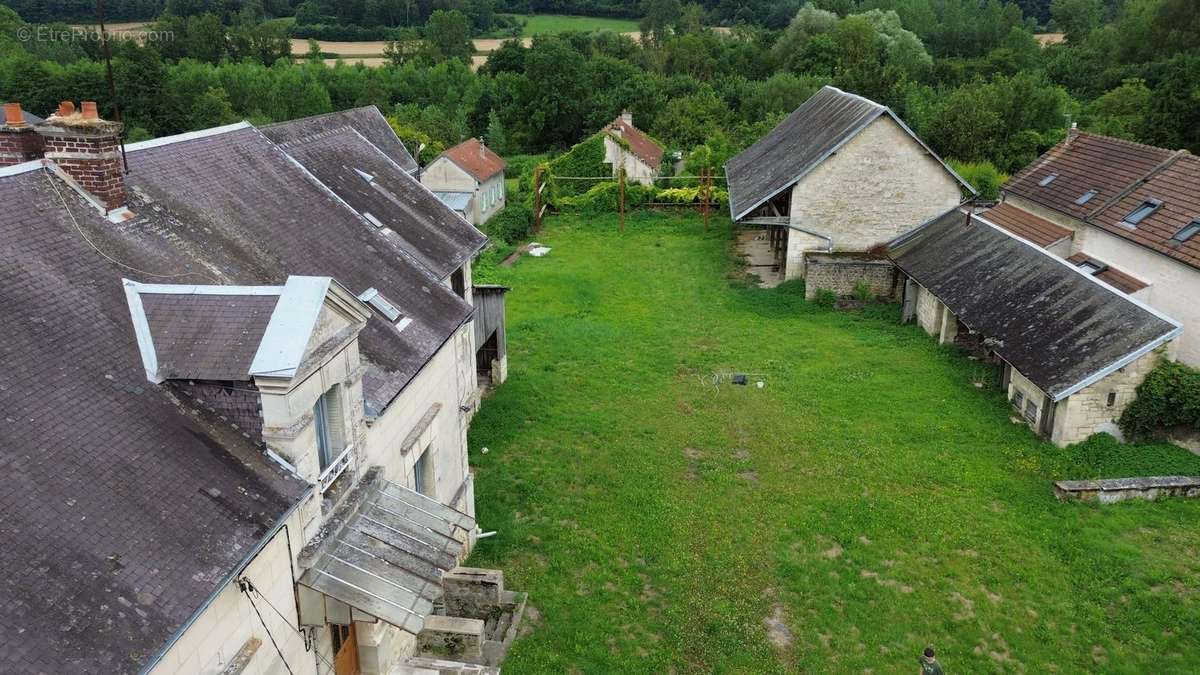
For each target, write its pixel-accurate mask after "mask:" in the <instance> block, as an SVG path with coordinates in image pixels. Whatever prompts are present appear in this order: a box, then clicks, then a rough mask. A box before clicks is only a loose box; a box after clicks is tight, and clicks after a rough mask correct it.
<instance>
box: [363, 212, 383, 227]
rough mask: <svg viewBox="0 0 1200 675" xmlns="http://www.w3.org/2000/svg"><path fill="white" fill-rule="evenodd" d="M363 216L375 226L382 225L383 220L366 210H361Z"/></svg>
mask: <svg viewBox="0 0 1200 675" xmlns="http://www.w3.org/2000/svg"><path fill="white" fill-rule="evenodd" d="M363 218H366V219H367V222H369V223H371V224H372V225H374V226H375V227H383V222H382V221H380V220H379V219H378V218H376V217H375V216H374V215H372V214H371V213H370V212H368V211H363Z"/></svg>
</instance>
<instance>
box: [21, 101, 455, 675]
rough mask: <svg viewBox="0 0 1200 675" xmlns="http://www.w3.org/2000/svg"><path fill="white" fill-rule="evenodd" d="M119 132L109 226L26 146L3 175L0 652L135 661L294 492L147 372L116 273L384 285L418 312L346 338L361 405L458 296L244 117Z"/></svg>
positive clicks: (251, 448)
mask: <svg viewBox="0 0 1200 675" xmlns="http://www.w3.org/2000/svg"><path fill="white" fill-rule="evenodd" d="M127 150H128V155H129V164H130V168H131V170H132V172H131V173H130V174H129V175H128V176H127V177H126V184H127V187H128V189H129V196H130V198H129V207H130V210H131V211H132V213H133V214H135V216H134V217H132V218H130V219H128V220H125V221H123V222H119V223H114V222H111V221H110V220H109V219H108V218H106V217H104V216H103V215H101V214H100V213H99V212H98V211H97V210H96V209H95V208H94V207H93V206H92V205H91V204H90V203H89V202H86V201H85V200H84V199H83V198H82V197H81V196H80V195H79V194H78V193H76V192H75V191H74V190H73V189H72V188H71V187H70V186H68V185H67V184H66V183H65V182H63V181H61V180H60V179H58V178H57V177H56V176H55V174H53V173H51V172H50V171H48V170H45V169H42V168H38V167H40V164H36V163H31V164H28V165H24V166H23V167H19V168H17V169H6V170H5V171H3V172H0V251H2V252H3V257H4V261H5V264H4V265H0V290H2V292H0V312H3V315H4V316H5V317H6V321H4V322H3V325H0V357H2V358H3V362H4V363H5V368H6V372H5V377H4V381H3V385H2V386H0V408H2V409H3V410H4V412H3V414H0V467H3V468H4V469H5V478H6V481H7V485H8V490H6V491H3V492H2V493H0V513H3V514H4V516H3V519H2V520H0V569H3V570H4V571H5V578H4V583H3V584H0V607H3V608H4V611H3V612H0V640H2V641H3V643H4V644H5V645H6V652H5V655H4V658H5V659H6V660H5V661H4V666H3V667H2V668H0V670H6V671H16V672H51V673H56V674H57V673H68V674H69V673H84V672H86V673H95V672H103V673H125V672H134V671H137V670H138V669H139V668H140V666H141V665H142V664H144V663H145V662H146V661H147V660H148V659H150V658H152V657H153V656H154V655H155V654H156V653H157V652H158V651H159V650H160V649H161V648H162V647H163V646H164V645H165V643H166V641H167V640H168V638H169V637H170V636H171V634H172V633H173V632H174V631H175V630H177V629H178V628H179V627H180V626H182V625H183V623H184V622H185V621H187V620H188V618H189V617H190V616H191V615H192V614H193V613H194V612H195V611H196V610H197V609H198V608H199V607H200V606H201V604H202V603H203V602H204V600H205V599H206V598H208V597H209V596H210V595H211V594H212V593H213V592H214V591H215V590H216V589H217V588H219V587H220V585H221V584H222V583H223V582H224V580H225V578H226V575H227V574H228V573H230V572H231V571H233V570H234V569H236V567H237V565H238V563H239V562H240V561H241V559H242V558H243V557H244V556H245V555H246V554H247V553H248V552H249V551H250V550H251V549H252V548H253V546H254V545H255V544H256V543H257V542H258V541H259V540H260V539H261V538H262V537H264V536H265V535H266V534H267V533H268V532H269V531H270V529H271V528H272V527H273V526H274V525H275V524H276V523H278V522H280V520H281V518H282V517H283V516H284V515H285V513H286V512H287V510H288V509H289V508H291V507H292V506H293V505H294V504H295V503H296V502H297V501H298V500H299V499H300V497H301V496H302V495H303V494H304V493H305V492H306V491H307V490H308V489H309V488H308V486H307V485H303V484H301V483H299V482H298V481H295V480H294V479H291V478H288V477H287V476H285V475H283V473H282V471H281V470H280V469H279V468H278V467H277V466H275V465H274V464H273V463H272V462H270V461H269V460H267V459H266V458H265V457H264V455H263V453H262V452H261V451H260V450H259V449H258V448H256V447H255V445H254V443H253V442H252V441H251V439H250V438H248V437H247V436H245V435H243V433H242V432H241V431H238V430H235V429H233V428H232V427H231V426H230V425H229V423H228V422H224V421H221V420H220V419H219V418H217V417H216V415H214V414H212V413H210V412H209V411H207V410H203V409H199V408H197V407H196V404H195V402H194V399H192V398H188V397H187V396H185V395H183V394H182V393H181V391H180V389H179V388H178V387H177V385H175V384H166V385H154V384H151V383H149V382H147V380H146V374H145V372H144V369H143V366H142V362H141V357H140V353H139V351H138V346H137V341H136V338H135V335H134V331H133V328H132V325H131V319H130V313H129V309H128V306H127V299H126V296H125V292H124V289H123V287H122V277H131V278H133V279H136V280H141V281H146V282H156V283H174V284H179V283H198V284H214V283H215V284H237V285H277V284H281V283H283V282H284V280H285V279H287V278H288V277H289V276H290V275H316V276H320V275H334V276H336V277H337V279H338V280H339V281H341V282H342V283H343V284H344V285H345V286H346V287H347V288H348V289H351V290H352V291H354V292H361V291H363V290H365V289H367V288H369V287H374V288H377V289H379V290H380V292H382V293H385V294H386V295H387V296H388V298H389V299H391V300H392V301H393V302H394V303H395V304H396V305H397V307H398V308H399V309H400V311H401V312H402V313H403V314H404V315H405V316H406V317H408V318H411V319H412V322H411V323H410V324H408V325H407V327H406V328H405V329H404V330H403V331H402V332H399V331H397V330H396V328H395V326H393V325H392V324H391V323H390V322H388V321H387V320H385V319H383V318H381V317H379V316H375V317H373V318H372V319H371V320H370V321H369V322H368V324H367V326H366V327H365V328H364V329H363V330H362V332H361V333H360V335H359V342H360V347H361V349H362V352H361V353H362V356H363V359H364V361H365V362H366V364H367V365H368V369H367V372H366V373H365V375H364V395H365V396H366V398H367V402H368V406H374V408H375V409H376V410H378V409H381V408H382V407H383V406H385V405H386V404H387V403H388V402H390V401H391V400H392V399H393V398H394V397H395V395H396V394H397V393H398V392H399V391H400V390H401V388H402V387H403V386H404V385H405V384H407V382H408V381H409V380H411V379H412V377H414V376H415V375H416V374H417V372H419V371H420V369H421V368H422V367H423V366H424V365H425V364H426V363H427V362H428V361H429V359H430V358H431V357H432V356H433V354H434V353H436V351H437V350H438V349H439V348H440V347H441V346H442V345H443V344H444V343H445V342H446V341H447V340H448V339H449V337H450V336H451V335H452V334H453V332H454V331H455V330H457V328H458V327H459V326H461V325H462V323H463V322H464V321H465V320H467V319H468V318H469V317H470V315H471V312H472V310H471V307H470V306H469V305H467V304H466V303H465V302H463V301H462V300H461V299H459V298H458V297H457V296H456V295H454V293H453V292H452V291H451V290H450V289H449V288H447V287H446V286H445V285H444V284H442V283H441V282H440V280H438V279H437V278H435V277H434V276H433V275H432V274H431V273H430V272H429V271H428V270H426V269H424V268H423V267H421V266H420V265H418V264H417V263H415V262H414V261H413V260H412V259H411V258H410V257H409V256H408V255H407V254H406V253H405V252H404V251H403V250H402V247H401V244H400V243H399V242H398V241H396V240H395V239H394V238H390V237H388V236H386V235H385V234H383V233H381V232H380V231H379V230H378V229H377V228H376V227H374V226H373V225H371V224H369V223H368V222H366V221H364V220H363V219H362V218H360V217H359V216H358V215H356V214H355V213H354V212H353V211H352V210H350V209H348V208H346V206H345V204H344V203H343V202H342V201H341V200H340V199H338V198H337V197H336V196H335V195H334V194H333V193H332V192H331V191H330V190H329V189H328V188H326V187H325V186H323V185H321V184H320V183H319V182H318V181H316V180H315V179H314V178H313V177H312V176H311V175H310V174H308V173H307V172H305V171H304V170H303V169H302V168H301V167H299V166H298V165H297V164H296V163H295V161H294V160H292V159H291V158H289V157H288V156H287V155H286V154H284V152H283V151H282V150H281V149H280V148H279V147H278V146H276V145H275V144H273V143H272V142H271V141H270V140H268V139H267V138H266V137H265V136H264V135H263V134H262V133H260V132H259V131H258V130H256V129H254V128H253V127H250V126H249V125H246V124H239V125H231V126H229V127H223V128H220V129H213V130H208V131H205V132H200V133H194V134H187V135H184V136H181V137H177V138H168V139H158V140H154V141H148V142H146V143H140V144H131V145H130V146H128V148H127ZM112 260H115V261H119V262H120V264H115V263H113V262H111V261H112ZM131 268H132V269H131ZM192 309H195V308H192ZM243 309H245V308H243ZM158 310H164V311H167V312H168V313H169V312H170V311H172V310H171V308H169V307H160V308H156V311H158ZM160 318H161V319H162V324H161V326H164V327H170V326H175V325H177V323H176V322H175V319H174V318H168V316H167V314H160ZM243 325H244V327H246V329H247V330H251V329H253V330H256V329H257V328H256V327H257V322H256V321H255V320H253V319H251V318H246V319H244V324H243ZM184 342H186V340H182V339H181V342H180V345H179V346H180V348H181V349H184V348H186V347H185V346H184Z"/></svg>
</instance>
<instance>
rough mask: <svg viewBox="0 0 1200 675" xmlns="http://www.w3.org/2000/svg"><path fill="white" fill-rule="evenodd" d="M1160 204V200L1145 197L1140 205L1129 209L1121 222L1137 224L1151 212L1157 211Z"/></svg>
mask: <svg viewBox="0 0 1200 675" xmlns="http://www.w3.org/2000/svg"><path fill="white" fill-rule="evenodd" d="M1160 206H1162V201H1161V200H1158V199H1147V200H1146V201H1144V202H1142V204H1141V206H1138V207H1137V208H1136V209H1134V210H1133V211H1131V212H1130V213H1129V215H1127V216H1125V220H1124V221H1123V222H1124V223H1125V224H1126V225H1137V224H1138V223H1140V222H1142V221H1143V220H1145V219H1146V217H1147V216H1149V215H1150V214H1151V213H1154V212H1155V211H1157V210H1158V208H1159V207H1160Z"/></svg>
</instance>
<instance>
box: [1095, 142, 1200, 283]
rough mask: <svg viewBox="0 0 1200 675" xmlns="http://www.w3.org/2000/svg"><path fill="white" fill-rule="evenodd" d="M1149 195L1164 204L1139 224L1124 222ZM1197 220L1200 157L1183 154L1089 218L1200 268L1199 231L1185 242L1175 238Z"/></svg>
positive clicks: (1140, 243)
mask: <svg viewBox="0 0 1200 675" xmlns="http://www.w3.org/2000/svg"><path fill="white" fill-rule="evenodd" d="M1149 199H1157V200H1159V201H1161V202H1162V206H1161V207H1160V208H1159V209H1158V210H1156V211H1155V212H1154V213H1152V214H1150V215H1149V216H1147V217H1146V219H1145V220H1143V221H1142V222H1140V223H1138V224H1137V226H1136V227H1130V226H1128V225H1126V224H1123V223H1122V222H1121V221H1122V220H1124V218H1125V216H1127V215H1129V213H1130V212H1132V211H1133V210H1134V209H1135V208H1137V207H1138V205H1140V204H1141V203H1142V202H1144V201H1146V200H1149ZM1195 221H1200V158H1197V157H1196V156H1195V155H1190V154H1181V155H1176V156H1175V158H1174V159H1173V160H1171V161H1170V162H1168V163H1167V164H1166V165H1165V166H1162V167H1161V168H1160V169H1159V170H1158V171H1156V172H1154V173H1152V174H1151V175H1149V176H1148V177H1146V179H1145V181H1144V182H1141V183H1139V184H1137V185H1136V186H1135V187H1133V189H1131V190H1129V191H1128V192H1127V193H1125V194H1124V195H1122V196H1119V197H1118V198H1116V199H1113V200H1112V201H1111V202H1109V203H1108V204H1106V205H1105V206H1104V208H1103V209H1102V210H1100V211H1099V212H1097V213H1095V214H1093V215H1092V216H1091V217H1089V218H1088V221H1087V222H1089V223H1091V224H1093V225H1096V226H1097V227H1100V228H1102V229H1104V230H1107V231H1108V232H1111V233H1113V234H1116V235H1118V236H1121V237H1124V238H1125V239H1128V240H1129V241H1132V242H1134V243H1136V244H1139V245H1141V246H1144V247H1146V248H1149V249H1151V250H1154V251H1157V252H1159V253H1161V254H1163V255H1165V256H1167V257H1168V258H1172V259H1174V260H1178V261H1179V262H1182V263H1184V264H1186V265H1191V266H1192V267H1197V268H1200V235H1197V236H1193V237H1191V238H1190V239H1188V240H1187V241H1184V242H1178V241H1174V240H1173V239H1172V238H1173V237H1174V236H1175V235H1176V234H1177V233H1179V231H1180V230H1182V229H1183V228H1184V227H1186V226H1187V225H1189V224H1190V223H1192V222H1195Z"/></svg>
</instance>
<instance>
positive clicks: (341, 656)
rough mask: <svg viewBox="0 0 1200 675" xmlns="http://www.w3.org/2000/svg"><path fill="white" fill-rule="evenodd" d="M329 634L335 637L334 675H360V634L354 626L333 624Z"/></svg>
mask: <svg viewBox="0 0 1200 675" xmlns="http://www.w3.org/2000/svg"><path fill="white" fill-rule="evenodd" d="M329 634H330V635H331V636H332V637H333V672H334V675H358V633H357V632H356V629H355V626H354V624H353V623H351V624H350V625H349V626H339V625H337V624H333V623H331V624H329Z"/></svg>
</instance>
